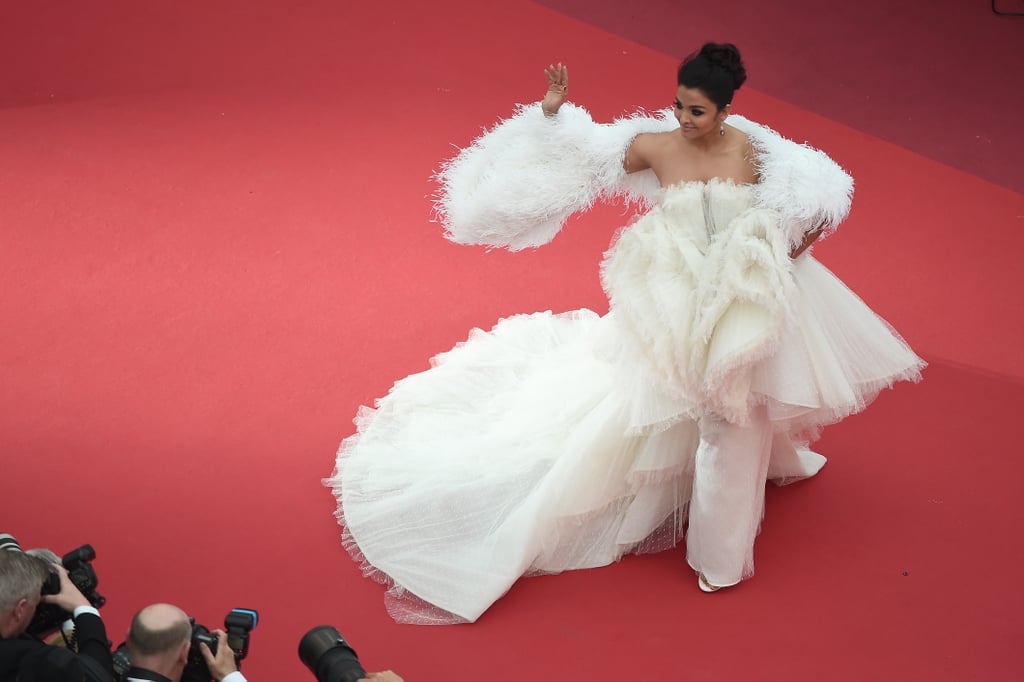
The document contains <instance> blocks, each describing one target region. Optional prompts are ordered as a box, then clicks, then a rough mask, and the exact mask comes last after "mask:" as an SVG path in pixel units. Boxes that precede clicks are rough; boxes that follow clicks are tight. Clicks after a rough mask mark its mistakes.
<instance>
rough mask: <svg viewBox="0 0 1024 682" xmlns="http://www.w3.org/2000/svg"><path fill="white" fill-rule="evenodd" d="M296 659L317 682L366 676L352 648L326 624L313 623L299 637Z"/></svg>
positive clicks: (339, 681)
mask: <svg viewBox="0 0 1024 682" xmlns="http://www.w3.org/2000/svg"><path fill="white" fill-rule="evenodd" d="M299 658H300V659H301V660H302V662H303V663H304V664H305V666H306V667H307V668H309V671H310V672H311V673H313V674H314V675H316V679H317V682H355V680H361V679H363V678H364V677H366V671H365V670H363V667H362V666H361V665H360V664H359V658H358V657H356V652H355V650H354V649H353V648H352V647H351V646H349V644H348V642H346V641H345V640H344V639H343V638H342V636H341V633H340V632H338V631H337V630H336V629H335V628H333V627H331V626H330V625H320V626H317V627H315V628H313V629H312V630H310V631H309V632H307V633H306V634H305V635H304V636H303V637H302V640H301V641H300V642H299Z"/></svg>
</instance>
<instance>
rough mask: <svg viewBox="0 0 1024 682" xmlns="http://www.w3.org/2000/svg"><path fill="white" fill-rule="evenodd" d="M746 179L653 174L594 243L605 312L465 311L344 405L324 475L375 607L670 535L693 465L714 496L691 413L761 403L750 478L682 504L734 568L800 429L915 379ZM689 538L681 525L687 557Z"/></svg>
mask: <svg viewBox="0 0 1024 682" xmlns="http://www.w3.org/2000/svg"><path fill="white" fill-rule="evenodd" d="M758 189H759V188H757V187H755V186H747V185H734V184H732V183H728V182H710V183H703V182H691V183H683V184H680V185H677V186H674V187H671V188H668V189H664V190H660V191H659V192H658V193H657V196H656V197H655V198H654V201H653V202H652V203H653V204H654V205H653V207H652V209H651V210H650V211H649V212H648V213H646V214H645V215H643V216H642V217H640V218H639V219H638V220H637V221H636V222H634V223H633V224H632V225H631V226H629V227H628V228H626V229H624V230H623V231H622V232H621V233H620V236H619V238H618V239H617V241H616V243H615V244H614V245H613V247H612V248H611V249H610V250H609V251H608V253H607V254H606V256H605V259H604V263H603V264H602V281H603V284H604V287H605V290H606V292H607V293H608V295H609V302H610V312H609V313H608V314H606V315H604V316H599V315H597V314H595V313H593V312H591V311H588V310H577V311H573V312H569V313H563V314H552V313H550V312H542V313H535V314H532V315H517V316H513V317H510V318H506V319H503V320H501V321H499V322H498V324H497V325H496V326H495V327H494V328H493V329H492V330H491V331H488V332H484V331H481V330H479V329H477V330H473V331H472V332H471V333H470V335H469V338H468V339H467V340H466V341H465V342H463V343H461V344H459V345H457V346H456V347H455V348H453V349H452V350H450V351H448V352H446V353H442V354H441V355H438V356H437V357H435V358H434V359H433V361H432V367H431V369H429V370H427V371H425V372H422V373H419V374H415V375H412V376H409V377H407V378H405V379H402V380H401V381H399V382H397V383H396V384H395V385H394V387H393V388H392V389H391V391H390V392H389V394H388V395H387V396H386V397H384V398H382V399H380V400H379V401H378V403H377V407H376V409H369V408H363V409H362V410H361V412H360V414H359V415H358V417H357V418H356V425H357V433H356V434H355V435H353V436H351V437H350V438H348V439H346V440H345V441H344V442H343V443H342V445H341V448H340V450H339V453H338V461H337V467H336V469H335V472H334V474H333V476H332V477H331V478H330V479H327V481H325V482H326V483H327V484H328V485H330V486H331V487H332V489H333V491H334V493H335V495H336V496H337V498H338V502H339V506H338V512H337V515H338V519H339V522H340V523H341V525H342V526H343V542H344V544H345V547H346V548H347V549H348V550H349V551H350V552H351V553H352V555H353V556H354V557H356V558H357V560H358V561H360V562H361V565H362V567H363V569H364V571H365V572H366V573H367V575H371V576H373V577H375V578H377V579H379V580H381V581H382V582H385V583H386V584H387V585H389V586H390V588H391V589H390V591H389V593H388V598H387V606H388V610H389V612H390V613H391V615H392V616H393V617H394V618H395V619H396V620H399V621H400V622H412V623H453V622H471V621H474V620H476V619H477V618H478V617H479V616H480V615H481V614H482V613H483V612H484V611H485V610H486V609H487V608H488V607H489V606H490V605H491V604H492V603H493V602H494V601H495V600H496V599H498V598H500V597H501V596H502V595H503V594H504V593H505V592H506V591H507V590H508V589H509V588H510V587H511V586H512V584H513V583H514V582H515V581H516V580H517V579H518V578H520V577H521V576H523V575H529V574H535V573H549V572H558V571H564V570H569V569H576V568H590V567H596V566H601V565H605V564H608V563H610V562H613V561H616V560H617V559H619V558H621V557H622V556H623V555H624V554H626V553H630V552H650V551H659V550H663V549H667V548H669V547H672V546H674V545H676V544H677V543H678V542H679V541H680V540H681V539H682V538H683V536H684V528H685V525H686V521H687V512H688V509H689V507H690V502H691V496H692V494H693V492H694V485H695V484H694V481H695V478H696V479H697V480H698V481H700V482H701V483H700V485H701V486H703V488H702V490H701V494H702V495H703V496H704V497H705V499H713V498H714V496H715V495H716V494H717V493H718V492H725V493H727V494H726V498H728V490H727V489H725V488H727V487H728V486H729V485H730V483H729V480H728V477H726V478H724V479H723V478H721V477H720V476H719V477H716V476H713V475H709V474H708V473H707V472H703V473H702V472H701V471H700V470H699V468H698V471H696V472H695V462H697V461H698V460H697V453H698V450H699V449H700V447H701V443H702V441H701V436H702V429H703V430H713V429H716V428H718V427H717V426H716V425H719V426H721V425H726V426H731V425H739V427H742V426H743V425H745V424H748V423H750V422H751V419H752V418H756V419H761V420H762V421H763V420H764V419H767V422H765V423H767V424H770V427H771V431H772V432H774V434H775V435H774V437H773V436H771V433H770V432H769V434H768V436H766V437H767V438H768V439H769V441H770V443H771V461H770V464H768V465H766V466H767V471H761V472H760V474H759V475H760V484H757V480H756V475H757V474H755V481H754V482H755V486H754V489H753V492H750V493H743V494H741V495H740V498H742V499H738V498H736V496H735V495H734V496H733V499H734V500H735V503H728V506H729V507H730V508H729V509H724V510H715V509H709V510H705V511H702V512H701V513H706V514H707V518H705V519H703V520H702V523H701V528H702V531H701V534H702V535H705V534H707V535H705V536H706V537H713V536H715V535H716V533H717V530H718V525H721V526H722V528H723V529H724V528H725V526H729V525H730V524H731V525H736V523H737V520H738V521H739V522H740V525H743V526H744V527H745V528H747V529H748V532H747V536H743V537H741V538H740V540H739V541H738V543H736V545H737V546H736V547H735V548H734V549H732V550H729V551H732V552H734V553H736V557H735V561H738V562H739V563H738V564H737V565H740V566H742V567H743V577H746V576H747V575H749V574H750V573H752V571H753V562H752V550H753V541H754V535H755V534H756V532H757V527H758V524H759V522H760V518H761V513H762V504H763V482H764V479H765V476H767V477H768V478H772V479H776V480H778V481H780V482H788V481H790V480H795V479H799V478H804V477H807V476H810V475H813V474H814V473H816V472H817V470H818V469H820V467H821V466H822V464H823V463H824V458H822V457H821V456H820V455H817V454H815V453H813V452H811V451H809V450H807V449H806V447H804V446H805V445H806V443H807V441H808V440H809V439H811V438H813V437H814V436H815V435H816V432H817V429H818V428H820V427H821V426H823V425H826V424H830V423H834V422H835V421H837V420H839V419H842V418H843V417H845V416H846V415H848V414H851V413H853V412H856V411H858V410H860V409H862V408H863V407H864V406H865V405H866V404H867V403H868V402H869V401H870V400H871V399H872V398H873V397H874V396H875V395H876V394H877V393H878V392H879V390H881V389H882V388H884V387H887V386H890V385H892V383H893V382H895V381H898V380H904V379H909V380H917V379H918V378H919V376H920V369H921V368H922V367H923V362H922V361H921V360H920V359H919V358H918V357H917V356H916V355H915V354H914V353H913V351H912V350H911V349H910V348H909V347H908V346H907V345H906V344H905V343H904V342H903V341H902V339H900V338H899V336H898V335H897V334H896V333H895V332H894V331H893V330H892V329H891V328H890V327H889V325H888V324H886V323H885V322H884V321H883V320H881V319H880V318H879V317H877V316H876V315H875V314H874V313H873V312H872V311H871V310H870V309H869V308H868V307H867V306H866V305H865V304H864V303H863V302H861V300H860V299H859V298H857V297H856V296H855V295H854V294H853V293H852V292H851V291H850V290H849V289H848V288H847V287H846V286H845V285H843V283H842V282H840V281H839V280H838V279H837V278H836V277H835V276H834V275H832V274H831V273H830V272H829V271H828V270H827V269H826V268H825V267H824V266H822V265H821V264H820V263H818V262H817V261H816V260H814V258H813V257H811V256H810V254H805V255H803V256H801V257H800V258H798V259H796V261H790V260H789V258H788V251H789V241H788V240H787V238H786V235H785V233H784V231H783V230H781V229H780V224H781V221H782V218H781V217H780V215H779V214H778V212H776V211H773V210H771V209H768V208H765V207H764V206H763V205H762V204H761V202H759V200H758V194H757V190H758ZM716 487H723V490H722V491H718V490H715V488H716ZM726 498H722V499H726ZM701 509H704V507H701ZM716 524H718V525H716ZM691 525H692V522H691ZM723 532H727V531H725V530H723ZM741 535H742V534H741ZM710 551H711V550H706V549H704V545H703V544H702V543H701V542H700V541H699V538H697V537H696V534H695V537H694V538H692V539H691V542H690V543H689V552H688V560H689V561H690V563H691V565H693V566H694V567H699V566H701V565H702V561H703V560H704V559H708V557H703V558H702V557H701V556H700V554H701V553H702V552H710ZM737 570H738V569H737ZM739 577H740V576H738V575H737V576H736V578H735V579H737V580H738V579H739Z"/></svg>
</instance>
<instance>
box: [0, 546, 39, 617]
mask: <svg viewBox="0 0 1024 682" xmlns="http://www.w3.org/2000/svg"><path fill="white" fill-rule="evenodd" d="M49 573H50V567H49V566H47V565H46V562H45V561H43V560H42V559H37V558H36V557H33V556H29V555H28V554H22V553H21V552H19V551H16V550H13V551H2V552H0V613H7V612H8V611H10V610H11V609H12V608H14V605H15V604H17V603H18V602H19V601H21V600H22V599H31V598H32V597H35V596H38V595H39V592H40V590H42V589H43V583H44V582H45V581H46V577H47V575H49Z"/></svg>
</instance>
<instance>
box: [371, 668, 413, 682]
mask: <svg viewBox="0 0 1024 682" xmlns="http://www.w3.org/2000/svg"><path fill="white" fill-rule="evenodd" d="M363 679H364V680H375V682H404V681H403V680H402V678H401V677H399V676H398V675H396V674H394V673H393V672H391V671H390V670H384V671H382V672H379V673H367V675H366V677H364V678H363Z"/></svg>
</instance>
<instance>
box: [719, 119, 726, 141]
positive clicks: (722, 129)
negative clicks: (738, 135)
mask: <svg viewBox="0 0 1024 682" xmlns="http://www.w3.org/2000/svg"><path fill="white" fill-rule="evenodd" d="M718 134H719V135H721V136H722V137H725V122H724V121H723V122H722V123H720V124H719V128H718Z"/></svg>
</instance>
